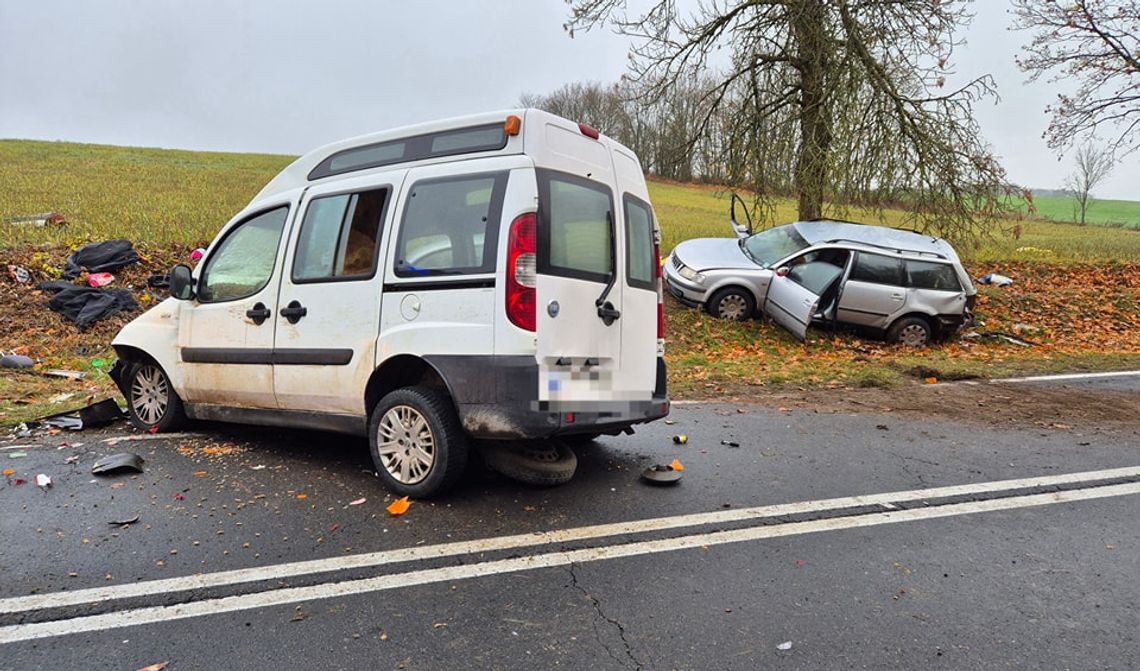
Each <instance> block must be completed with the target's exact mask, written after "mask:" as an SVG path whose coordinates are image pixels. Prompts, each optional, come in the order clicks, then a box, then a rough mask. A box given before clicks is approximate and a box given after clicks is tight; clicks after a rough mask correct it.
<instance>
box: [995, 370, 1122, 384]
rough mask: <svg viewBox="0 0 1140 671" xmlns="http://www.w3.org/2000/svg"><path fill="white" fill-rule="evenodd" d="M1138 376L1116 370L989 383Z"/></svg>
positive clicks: (1005, 379) (1011, 378) (1020, 378)
mask: <svg viewBox="0 0 1140 671" xmlns="http://www.w3.org/2000/svg"><path fill="white" fill-rule="evenodd" d="M1135 376H1140V370H1117V371H1111V372H1108V373H1064V374H1061V375H1037V376H1034V377H1004V378H999V379H996V380H990V382H1054V381H1059V380H1098V379H1101V378H1108V377H1135Z"/></svg>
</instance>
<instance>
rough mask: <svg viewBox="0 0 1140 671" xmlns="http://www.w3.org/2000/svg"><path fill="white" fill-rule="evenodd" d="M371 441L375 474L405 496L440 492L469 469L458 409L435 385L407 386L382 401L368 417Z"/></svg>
mask: <svg viewBox="0 0 1140 671" xmlns="http://www.w3.org/2000/svg"><path fill="white" fill-rule="evenodd" d="M368 442H369V448H370V450H369V451H370V452H371V453H372V463H373V465H374V466H375V467H376V474H377V475H378V476H379V477H380V479H381V480H382V481H383V482H384V485H385V486H386V487H387V488H388V489H389V490H391V491H393V492H395V493H397V494H400V495H402V496H414V497H416V498H428V497H431V496H435V495H437V494H441V493H443V492H445V491H447V490H448V489H450V488H451V487H452V486H454V485H455V483H456V482H457V481H458V480H459V477H460V476H461V475H463V471H464V470H465V469H466V467H467V454H468V446H467V435H466V434H465V433H464V432H463V428H462V427H461V426H460V425H459V418H458V416H457V415H456V413H455V407H454V406H453V405H452V403H451V399H450V398H448V397H447V396H446V395H445V394H443V393H442V392H440V391H437V390H436V389H434V388H431V387H405V388H403V389H397V390H395V391H392V392H390V393H388V394H387V395H386V396H384V398H382V399H380V402H379V403H377V404H376V407H375V408H373V410H372V414H371V416H370V418H369V422H368Z"/></svg>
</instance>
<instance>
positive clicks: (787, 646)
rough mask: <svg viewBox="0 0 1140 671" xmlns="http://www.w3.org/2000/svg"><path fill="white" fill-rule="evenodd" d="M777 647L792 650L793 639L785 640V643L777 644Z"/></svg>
mask: <svg viewBox="0 0 1140 671" xmlns="http://www.w3.org/2000/svg"><path fill="white" fill-rule="evenodd" d="M776 649H777V650H791V649H792V642H791V641H784V642H783V643H781V644H779V645H777V646H776Z"/></svg>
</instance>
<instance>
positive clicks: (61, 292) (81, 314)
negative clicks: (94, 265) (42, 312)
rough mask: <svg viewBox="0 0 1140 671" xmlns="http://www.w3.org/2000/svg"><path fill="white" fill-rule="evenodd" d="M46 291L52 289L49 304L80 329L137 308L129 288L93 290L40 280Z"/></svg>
mask: <svg viewBox="0 0 1140 671" xmlns="http://www.w3.org/2000/svg"><path fill="white" fill-rule="evenodd" d="M39 288H40V289H43V290H45V291H54V292H55V295H54V296H52V297H51V300H50V301H48V307H49V308H51V309H52V311H53V312H58V313H60V314H61V315H63V316H64V317H67V318H68V319H70V320H71V321H73V322H75V325H76V326H78V327H79V329H80V330H83V329H86V328H87V327H88V326H91V325H92V324H94V323H95V322H97V321H99V320H100V319H106V318H107V317H110V316H111V315H113V314H115V313H116V312H120V311H122V310H137V309H138V307H139V304H138V302H137V301H135V297H134V296H132V295H131V292H130V290H128V289H95V288H92V287H80V286H76V285H74V284H72V283H70V282H63V281H56V282H43V283H42V284H40V285H39Z"/></svg>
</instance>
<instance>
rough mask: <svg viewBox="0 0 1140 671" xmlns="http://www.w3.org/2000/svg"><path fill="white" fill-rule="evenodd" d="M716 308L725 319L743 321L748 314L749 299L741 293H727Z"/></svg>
mask: <svg viewBox="0 0 1140 671" xmlns="http://www.w3.org/2000/svg"><path fill="white" fill-rule="evenodd" d="M716 309H717V312H718V313H719V314H720V316H721V317H722V318H723V319H732V320H735V321H743V320H744V318H745V317H747V316H748V301H746V300H744V296H741V295H740V294H727V295H725V296H724V298H721V299H720V302H719V303H717V305H716Z"/></svg>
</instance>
